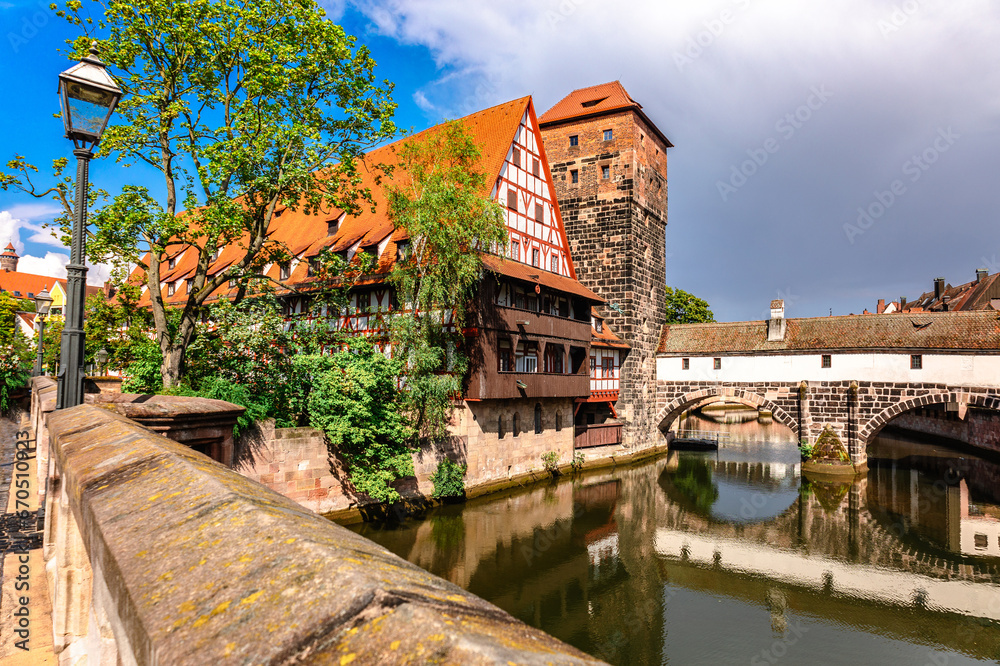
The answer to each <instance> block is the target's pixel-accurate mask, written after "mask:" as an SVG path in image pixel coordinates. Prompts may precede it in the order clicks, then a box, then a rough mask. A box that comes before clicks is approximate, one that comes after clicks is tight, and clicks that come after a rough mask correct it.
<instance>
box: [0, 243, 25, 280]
mask: <svg viewBox="0 0 1000 666" xmlns="http://www.w3.org/2000/svg"><path fill="white" fill-rule="evenodd" d="M19 258H20V257H18V256H17V250H16V249H14V244H13V243H7V247H6V248H5V249H4V251H3V254H0V271H10V272H12V273H13V272H16V271H17V260H18V259H19Z"/></svg>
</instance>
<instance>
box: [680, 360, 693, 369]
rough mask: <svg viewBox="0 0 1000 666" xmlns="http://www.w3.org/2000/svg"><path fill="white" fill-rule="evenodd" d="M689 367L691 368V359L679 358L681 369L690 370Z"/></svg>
mask: <svg viewBox="0 0 1000 666" xmlns="http://www.w3.org/2000/svg"><path fill="white" fill-rule="evenodd" d="M690 369H691V359H689V358H682V359H681V370H690Z"/></svg>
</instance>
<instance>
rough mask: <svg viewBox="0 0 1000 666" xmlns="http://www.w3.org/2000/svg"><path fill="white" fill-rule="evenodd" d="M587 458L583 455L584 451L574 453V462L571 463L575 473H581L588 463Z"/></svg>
mask: <svg viewBox="0 0 1000 666" xmlns="http://www.w3.org/2000/svg"><path fill="white" fill-rule="evenodd" d="M586 460H587V457H586V456H585V455H583V451H574V452H573V461H572V462H571V463H570V467H572V468H573V471H574V472H579V471H580V470H582V469H583V463H584V462H586Z"/></svg>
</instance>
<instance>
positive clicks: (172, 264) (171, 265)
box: [167, 255, 177, 270]
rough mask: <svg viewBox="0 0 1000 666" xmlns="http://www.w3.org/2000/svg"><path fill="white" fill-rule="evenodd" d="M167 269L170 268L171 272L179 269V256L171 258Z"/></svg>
mask: <svg viewBox="0 0 1000 666" xmlns="http://www.w3.org/2000/svg"><path fill="white" fill-rule="evenodd" d="M167 268H169V269H170V270H173V269H175V268H177V255H174V256H172V257H170V259H169V260H168V261H167Z"/></svg>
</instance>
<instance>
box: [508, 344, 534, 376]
mask: <svg viewBox="0 0 1000 666" xmlns="http://www.w3.org/2000/svg"><path fill="white" fill-rule="evenodd" d="M514 364H515V366H514V369H515V370H516V371H517V372H538V349H537V347H535V343H533V342H518V343H517V351H516V352H515V355H514Z"/></svg>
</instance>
